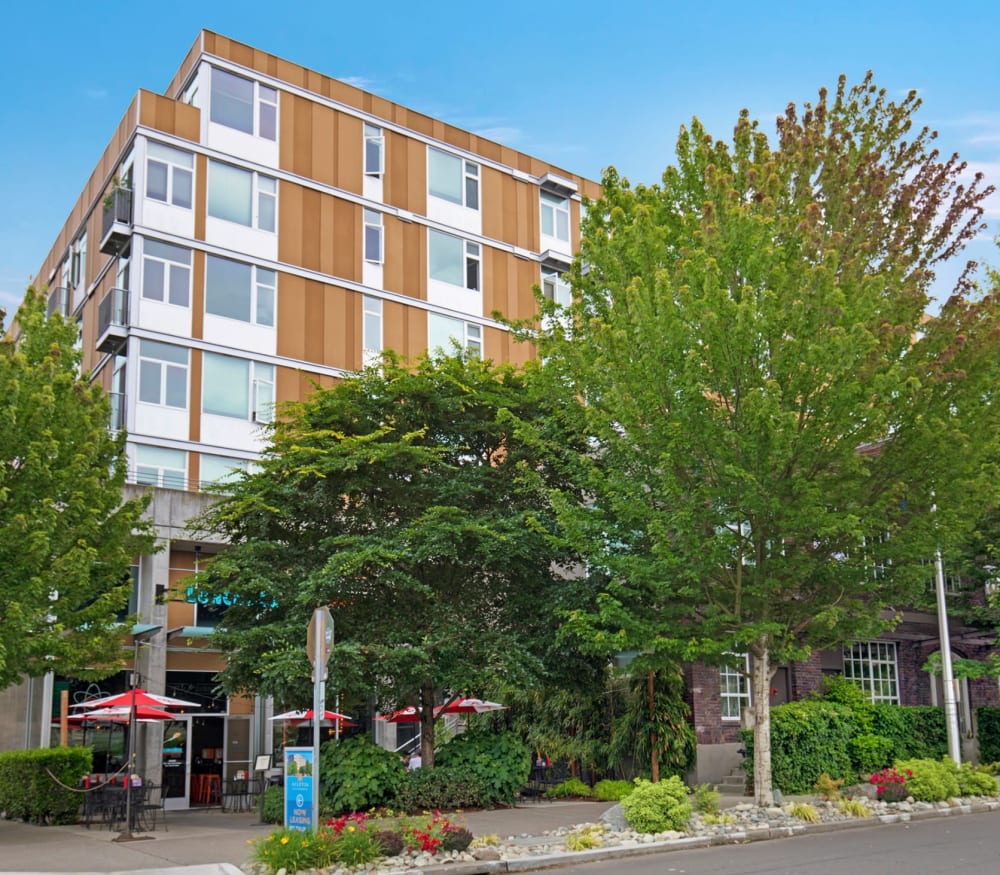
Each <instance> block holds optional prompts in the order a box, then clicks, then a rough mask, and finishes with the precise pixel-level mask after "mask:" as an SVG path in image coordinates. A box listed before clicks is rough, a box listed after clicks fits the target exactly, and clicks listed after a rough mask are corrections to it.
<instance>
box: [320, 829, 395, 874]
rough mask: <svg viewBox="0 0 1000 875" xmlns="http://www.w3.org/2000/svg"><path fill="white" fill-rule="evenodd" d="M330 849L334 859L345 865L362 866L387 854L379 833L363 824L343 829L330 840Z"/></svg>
mask: <svg viewBox="0 0 1000 875" xmlns="http://www.w3.org/2000/svg"><path fill="white" fill-rule="evenodd" d="M400 841H401V842H402V839H401V840H400ZM330 851H331V854H332V859H333V860H334V861H336V862H337V863H343V864H344V865H345V866H361V865H364V864H365V863H372V862H374V861H375V860H378V859H380V858H381V857H383V856H385V850H384V848H383V846H382V842H381V841H380V840H379V836H378V833H377V832H375V831H374V830H369V829H367V828H365V826H364V825H363V824H361V825H354V824H352V825H350V826H347V827H345V828H344V829H342V830H341V831H340V833H339V834H338V835H337V836H336V838H334V839H332V841H331V842H330Z"/></svg>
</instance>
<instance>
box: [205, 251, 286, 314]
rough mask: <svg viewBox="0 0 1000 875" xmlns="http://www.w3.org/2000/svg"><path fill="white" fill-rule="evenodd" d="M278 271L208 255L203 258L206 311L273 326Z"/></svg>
mask: <svg viewBox="0 0 1000 875" xmlns="http://www.w3.org/2000/svg"><path fill="white" fill-rule="evenodd" d="M277 281H278V280H277V274H276V273H275V272H274V271H273V270H267V269H266V268H263V267H257V266H256V265H252V264H243V263H242V262H240V261H232V260H231V259H229V258H219V257H218V256H216V255H209V256H207V257H206V259H205V312H206V313H212V314H213V315H215V316H224V317H225V318H227V319H239V320H240V321H241V322H250V323H252V324H254V325H268V326H273V325H274V299H275V289H276V286H277Z"/></svg>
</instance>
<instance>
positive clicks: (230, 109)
mask: <svg viewBox="0 0 1000 875" xmlns="http://www.w3.org/2000/svg"><path fill="white" fill-rule="evenodd" d="M254 106H256V108H257V111H256V112H254ZM211 119H212V121H213V122H218V123H219V124H220V125H225V126H226V127H227V128H235V129H236V130H237V131H243V132H244V133H245V134H254V135H256V136H258V137H261V138H263V139H265V140H275V139H277V135H278V92H277V91H276V90H275V89H274V88H271V87H270V86H268V85H262V84H261V83H260V82H255V81H254V80H253V79H245V78H244V77H243V76H236V75H235V74H233V73H228V72H227V71H225V70H220V69H218V68H217V67H213V68H212V109H211Z"/></svg>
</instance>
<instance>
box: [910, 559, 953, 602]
mask: <svg viewBox="0 0 1000 875" xmlns="http://www.w3.org/2000/svg"><path fill="white" fill-rule="evenodd" d="M920 564H921V565H923V566H924V567H925V568H926V569H927V574H928V577H927V588H928V589H929V590H930V591H931V592H935V591H936V590H937V562H927V561H926V560H922V561H921V563H920ZM943 567H944V592H945V595H955V594H956V593H960V592H962V591H963V589H964V587H963V585H962V577H961V575H959V574H952V573H951V572H950V571H949V570H948V566H947V565H943Z"/></svg>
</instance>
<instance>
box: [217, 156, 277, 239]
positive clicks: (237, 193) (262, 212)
mask: <svg viewBox="0 0 1000 875" xmlns="http://www.w3.org/2000/svg"><path fill="white" fill-rule="evenodd" d="M277 208H278V180H276V179H275V178H274V177H271V176H264V175H263V174H260V173H255V172H253V171H252V170H243V169H242V168H240V167H234V166H233V165H232V164H223V163H222V162H221V161H210V162H209V165H208V214H209V215H210V216H215V218H217V219H225V220H226V221H227V222H236V223H238V224H240V225H246V226H247V227H248V228H258V229H260V230H261V231H274V230H275V229H276V227H277V212H278V209H277Z"/></svg>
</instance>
